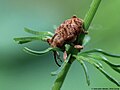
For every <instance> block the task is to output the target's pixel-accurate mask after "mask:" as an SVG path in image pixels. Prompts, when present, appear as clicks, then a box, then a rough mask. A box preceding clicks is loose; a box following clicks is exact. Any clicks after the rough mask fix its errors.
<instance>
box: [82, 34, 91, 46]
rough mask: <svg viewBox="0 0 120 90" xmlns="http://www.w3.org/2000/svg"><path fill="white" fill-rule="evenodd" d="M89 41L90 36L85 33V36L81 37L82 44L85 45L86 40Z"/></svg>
mask: <svg viewBox="0 0 120 90" xmlns="http://www.w3.org/2000/svg"><path fill="white" fill-rule="evenodd" d="M89 41H90V36H88V35H86V36H85V38H84V39H83V44H82V45H83V46H85V45H86V44H87V43H88V42H89Z"/></svg>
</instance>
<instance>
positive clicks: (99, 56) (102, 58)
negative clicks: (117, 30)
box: [88, 53, 120, 67]
mask: <svg viewBox="0 0 120 90" xmlns="http://www.w3.org/2000/svg"><path fill="white" fill-rule="evenodd" d="M88 56H89V57H92V58H94V59H97V60H102V61H103V62H105V63H106V64H108V65H110V66H112V67H120V64H113V63H112V62H110V61H108V59H107V58H105V57H104V56H102V55H98V54H94V53H92V54H88Z"/></svg>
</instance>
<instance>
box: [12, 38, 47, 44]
mask: <svg viewBox="0 0 120 90" xmlns="http://www.w3.org/2000/svg"><path fill="white" fill-rule="evenodd" d="M14 40H15V41H16V42H18V44H24V43H28V42H32V41H36V40H42V41H43V40H45V38H43V37H21V38H14Z"/></svg>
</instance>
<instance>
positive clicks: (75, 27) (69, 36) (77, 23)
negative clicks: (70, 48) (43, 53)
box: [47, 16, 87, 66]
mask: <svg viewBox="0 0 120 90" xmlns="http://www.w3.org/2000/svg"><path fill="white" fill-rule="evenodd" d="M82 33H84V34H86V33H87V32H85V31H84V29H83V20H82V19H80V18H77V17H76V16H72V17H71V18H70V19H68V20H65V21H64V22H63V23H62V24H61V25H60V26H59V27H58V28H57V29H56V30H55V34H54V36H53V37H52V38H51V39H48V40H47V41H48V43H49V44H50V45H51V47H58V48H62V47H64V45H65V44H68V43H73V44H74V48H76V49H82V48H83V46H81V45H75V43H74V42H75V41H76V39H77V37H78V35H80V34H82ZM55 53H56V52H54V55H56V54H57V53H56V54H55ZM64 55H67V54H64ZM57 56H59V55H58V54H57ZM54 57H56V56H54ZM63 57H64V59H66V57H67V56H63ZM55 60H56V58H55ZM56 62H57V61H56ZM57 65H58V66H60V65H59V64H58V63H57Z"/></svg>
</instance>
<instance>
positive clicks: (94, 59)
mask: <svg viewBox="0 0 120 90" xmlns="http://www.w3.org/2000/svg"><path fill="white" fill-rule="evenodd" d="M100 2H101V0H93V2H92V4H91V7H90V9H89V11H88V12H87V14H86V16H85V18H84V29H85V30H86V31H87V30H88V28H89V26H90V24H91V21H92V19H93V17H94V15H95V13H96V11H97V8H98V6H99V4H100ZM25 31H26V32H28V33H30V34H33V35H35V36H33V37H21V38H14V40H15V41H17V42H18V43H19V44H24V43H28V42H32V41H35V40H40V41H45V42H47V39H48V38H51V37H52V36H53V34H52V33H51V32H38V31H33V30H30V29H28V28H25ZM77 40H78V43H79V44H82V45H83V46H85V45H86V44H87V43H88V42H89V40H90V37H89V36H85V34H82V35H80V36H79V37H78V39H77ZM65 50H66V52H67V54H68V57H67V60H65V61H64V62H63V64H62V66H61V67H60V68H58V70H57V71H55V72H52V73H51V75H52V76H56V80H55V82H54V84H53V87H52V90H60V88H61V87H62V84H63V82H64V80H65V77H66V75H67V72H68V71H69V68H70V66H71V64H72V62H73V61H74V60H75V59H76V60H77V61H78V62H79V63H80V64H81V65H82V67H83V70H84V72H85V76H86V82H87V84H88V85H90V79H89V75H88V70H87V66H86V65H85V63H84V62H88V63H90V64H91V65H93V66H94V67H95V68H97V69H98V70H99V71H100V72H101V73H103V75H105V76H106V78H107V79H109V80H110V81H111V82H113V83H115V84H116V85H117V86H120V83H119V82H118V81H117V80H116V79H115V78H113V77H112V76H111V75H109V74H108V73H107V72H106V71H105V70H104V69H103V65H102V64H101V62H100V61H103V62H105V63H106V64H108V65H109V66H110V67H111V68H112V69H113V70H115V71H116V72H118V73H120V65H118V64H113V63H111V62H110V61H109V60H107V59H106V58H105V57H104V56H103V55H106V56H110V57H116V58H120V55H116V54H111V53H108V52H105V51H104V50H102V49H93V50H89V51H85V52H82V51H80V52H79V50H77V49H75V48H74V47H73V46H72V45H70V44H66V45H65ZM24 51H26V52H28V53H30V54H34V55H42V54H45V53H48V52H50V51H61V52H64V51H63V50H62V49H60V48H52V47H49V48H47V49H46V50H43V51H34V50H31V49H29V48H27V47H25V48H24ZM97 53H100V55H99V54H97Z"/></svg>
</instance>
